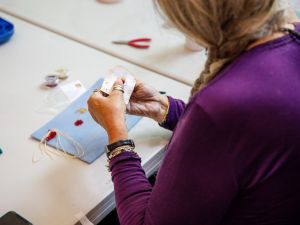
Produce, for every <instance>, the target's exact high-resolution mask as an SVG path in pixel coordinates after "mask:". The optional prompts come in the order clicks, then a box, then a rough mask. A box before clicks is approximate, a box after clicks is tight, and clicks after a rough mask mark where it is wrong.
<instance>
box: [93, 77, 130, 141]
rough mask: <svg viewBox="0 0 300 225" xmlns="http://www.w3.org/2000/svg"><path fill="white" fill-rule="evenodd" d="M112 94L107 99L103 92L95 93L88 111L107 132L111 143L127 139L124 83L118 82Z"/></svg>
mask: <svg viewBox="0 0 300 225" xmlns="http://www.w3.org/2000/svg"><path fill="white" fill-rule="evenodd" d="M113 87H121V89H117V88H113V90H112V92H111V94H110V95H109V96H107V97H105V96H104V95H103V94H102V93H101V92H94V93H93V95H92V96H91V97H90V98H89V100H88V109H89V112H90V114H91V116H92V117H93V119H94V120H95V121H96V122H97V123H98V124H100V125H101V126H102V127H103V128H104V129H105V130H106V132H107V134H108V137H109V143H113V142H116V141H119V140H121V139H127V137H128V131H127V127H126V123H125V112H126V106H125V103H124V99H123V93H122V88H123V82H122V80H117V81H116V82H115V83H114V85H113Z"/></svg>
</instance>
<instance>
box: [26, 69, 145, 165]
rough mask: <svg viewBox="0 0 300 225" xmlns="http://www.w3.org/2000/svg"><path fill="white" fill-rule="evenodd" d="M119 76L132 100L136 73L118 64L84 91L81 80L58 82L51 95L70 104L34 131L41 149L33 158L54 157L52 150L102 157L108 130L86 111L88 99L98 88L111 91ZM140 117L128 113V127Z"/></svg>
mask: <svg viewBox="0 0 300 225" xmlns="http://www.w3.org/2000/svg"><path fill="white" fill-rule="evenodd" d="M117 79H122V80H123V82H124V86H123V90H124V94H123V96H124V101H125V103H126V102H128V101H129V98H130V96H131V94H132V91H133V89H134V86H135V83H136V82H135V78H134V77H133V75H132V74H131V73H130V72H129V71H127V70H126V69H125V68H123V67H121V66H116V67H114V68H113V69H111V70H110V71H109V72H108V76H107V78H106V79H105V81H106V83H105V84H104V82H105V81H104V82H103V80H99V81H97V82H96V83H95V84H94V85H93V86H92V87H91V88H90V89H89V90H88V91H86V92H84V93H82V92H83V90H85V89H84V87H83V85H82V84H81V83H80V82H79V81H75V82H70V83H67V84H64V85H59V86H58V87H57V88H55V89H53V90H51V93H52V92H53V95H51V96H52V97H51V99H49V100H50V102H51V104H56V103H57V101H59V102H61V101H62V100H60V99H61V98H63V99H65V100H67V102H68V103H69V105H68V107H67V108H65V109H64V110H63V111H62V112H60V113H59V114H58V115H56V116H55V117H54V118H53V119H52V120H51V121H49V122H48V123H47V124H45V125H44V126H42V127H41V128H40V129H38V130H37V131H35V132H34V133H33V134H32V135H31V136H32V138H34V139H36V140H38V141H39V145H38V146H39V149H38V150H37V151H35V152H34V154H33V158H32V159H33V162H38V161H40V160H41V159H42V158H43V157H44V156H48V157H50V158H53V157H52V155H53V154H54V155H58V156H63V157H68V158H79V159H81V160H83V161H85V162H87V163H92V162H93V161H95V160H96V159H97V158H98V157H100V155H101V154H102V153H103V152H104V150H105V145H106V144H107V134H106V132H105V130H104V129H103V128H102V127H101V126H99V125H98V124H97V123H95V121H94V120H93V118H92V117H91V115H90V114H89V113H87V111H88V110H87V100H88V98H89V97H90V96H91V95H92V94H93V91H95V90H96V91H97V92H98V91H99V92H101V93H104V92H106V93H107V94H108V95H109V94H110V93H111V90H112V89H113V84H114V82H115V81H116V80H117ZM102 84H103V85H102ZM79 93H80V96H79V97H78V94H79ZM52 102H53V103H52ZM140 119H141V117H137V116H133V115H126V124H127V128H128V130H130V129H131V128H132V127H133V126H135V124H136V123H137V122H138V121H140ZM49 146H52V147H53V148H50V147H49Z"/></svg>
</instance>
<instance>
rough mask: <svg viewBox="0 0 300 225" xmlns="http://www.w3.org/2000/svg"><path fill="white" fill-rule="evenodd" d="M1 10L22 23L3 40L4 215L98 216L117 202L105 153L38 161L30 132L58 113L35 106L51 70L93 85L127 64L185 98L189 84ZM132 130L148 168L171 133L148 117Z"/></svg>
mask: <svg viewBox="0 0 300 225" xmlns="http://www.w3.org/2000/svg"><path fill="white" fill-rule="evenodd" d="M59 2H60V1H59ZM26 4H30V3H29V1H26V3H25V2H24V3H23V5H26ZM57 4H58V1H57ZM82 7H83V6H82ZM0 16H1V17H3V18H5V19H7V20H9V21H11V22H12V23H14V24H15V27H16V33H15V34H14V36H13V37H12V39H11V40H10V41H9V42H7V43H5V44H4V45H0V68H1V76H0V109H1V110H0V124H1V131H0V147H1V148H2V149H3V151H4V152H3V154H2V155H0V171H1V173H0V181H1V185H0V199H1V200H0V201H1V203H0V216H2V215H3V214H5V213H6V212H8V211H10V210H14V211H16V212H18V213H20V214H21V215H22V216H24V217H25V218H27V219H28V220H29V221H31V222H32V223H33V224H35V225H52V224H53V225H57V224H60V225H69V224H74V223H76V221H77V219H76V218H75V217H74V215H75V214H77V213H78V212H83V213H84V214H86V213H88V212H90V211H91V210H92V212H91V214H90V215H91V216H92V218H90V219H91V220H92V222H98V221H99V220H100V219H102V218H103V217H104V216H105V215H106V214H107V213H108V212H109V210H111V209H112V207H113V197H112V196H113V186H112V182H111V178H110V174H109V173H108V172H107V169H106V167H105V166H104V165H105V163H106V157H105V156H104V155H102V156H101V157H100V158H99V159H97V160H96V161H95V162H94V163H93V164H91V165H88V164H85V163H84V162H82V161H80V160H77V159H66V158H60V157H54V159H53V160H51V159H47V158H46V159H43V160H42V161H40V162H38V163H35V164H34V163H32V156H33V153H34V151H36V149H37V148H38V144H37V142H36V141H33V140H32V139H30V134H31V133H32V132H33V131H34V130H36V129H37V128H39V127H40V126H41V125H43V124H45V123H46V122H47V121H49V120H50V119H51V118H52V117H53V115H50V114H43V113H39V112H37V108H39V106H40V105H41V104H42V103H43V99H44V97H45V96H46V95H47V94H48V93H49V91H50V90H45V89H43V88H41V84H42V82H43V81H44V77H45V75H47V74H48V73H50V72H52V71H54V70H55V69H57V68H58V67H61V66H63V67H66V68H68V69H69V70H70V71H71V77H70V78H69V79H68V81H72V80H80V81H81V82H82V83H83V84H84V85H85V87H89V86H90V85H92V84H93V83H94V82H95V81H96V80H97V79H99V77H104V76H105V74H106V72H107V71H108V70H109V68H111V67H113V66H115V65H123V66H125V67H126V68H128V69H129V70H130V71H132V72H133V73H134V74H135V75H136V77H137V78H138V79H140V80H142V81H145V82H147V83H149V84H153V85H155V87H156V88H157V89H158V90H164V91H167V93H168V94H170V95H173V96H175V97H176V96H177V97H179V96H181V97H182V98H183V99H187V98H188V95H189V89H190V87H189V86H186V85H183V84H181V83H178V82H175V81H173V80H171V79H168V78H166V77H163V76H160V75H158V74H155V73H153V72H150V71H147V70H145V69H142V68H140V67H137V66H134V65H131V64H129V63H126V62H124V61H122V60H119V59H116V58H114V57H111V56H109V55H106V54H104V53H101V52H99V51H97V50H94V49H91V48H88V47H86V46H83V45H81V44H78V43H77V42H74V41H70V40H68V39H66V38H64V37H61V36H59V35H56V34H54V33H51V32H48V31H45V30H43V29H40V28H38V27H35V26H32V25H30V24H28V23H26V22H24V21H21V20H18V19H16V18H14V17H11V16H8V15H6V14H4V13H0ZM79 16H80V15H79ZM130 137H131V138H133V139H134V140H135V142H136V146H137V151H138V152H139V154H140V156H141V157H142V160H143V166H144V168H145V170H146V171H147V172H150V171H151V170H153V169H154V167H156V166H157V163H158V161H159V160H158V158H157V156H159V155H160V154H161V149H162V148H163V147H164V145H165V144H166V143H167V141H168V139H169V137H170V132H168V131H166V130H164V129H162V128H160V127H159V126H157V124H156V123H155V122H154V121H151V120H150V119H146V118H144V119H142V120H141V121H140V123H138V124H137V125H136V127H134V128H133V129H132V131H131V132H130ZM96 206H97V207H96Z"/></svg>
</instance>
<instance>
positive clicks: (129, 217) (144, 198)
mask: <svg viewBox="0 0 300 225" xmlns="http://www.w3.org/2000/svg"><path fill="white" fill-rule="evenodd" d="M109 167H110V170H111V171H112V174H111V175H112V180H113V183H114V190H115V198H116V207H117V212H118V216H119V220H120V223H121V224H122V225H126V224H128V225H129V224H130V225H133V224H134V225H136V224H144V216H145V209H146V208H147V204H148V201H149V198H150V194H151V191H152V186H151V184H150V183H149V181H148V179H147V177H146V175H145V172H144V170H143V168H142V166H141V159H140V158H139V157H138V155H137V154H135V153H131V152H125V153H122V154H120V155H118V156H117V157H115V158H113V159H112V160H111V161H110V164H109Z"/></svg>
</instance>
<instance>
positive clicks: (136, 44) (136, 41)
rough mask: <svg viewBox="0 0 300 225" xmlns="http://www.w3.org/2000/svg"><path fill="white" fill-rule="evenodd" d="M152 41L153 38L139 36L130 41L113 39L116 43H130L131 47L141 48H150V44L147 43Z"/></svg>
mask: <svg viewBox="0 0 300 225" xmlns="http://www.w3.org/2000/svg"><path fill="white" fill-rule="evenodd" d="M150 42H151V38H137V39H133V40H129V41H113V42H112V43H113V44H116V45H129V46H131V47H134V48H139V49H148V48H150V45H149V44H147V43H150ZM143 43H144V44H143Z"/></svg>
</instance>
